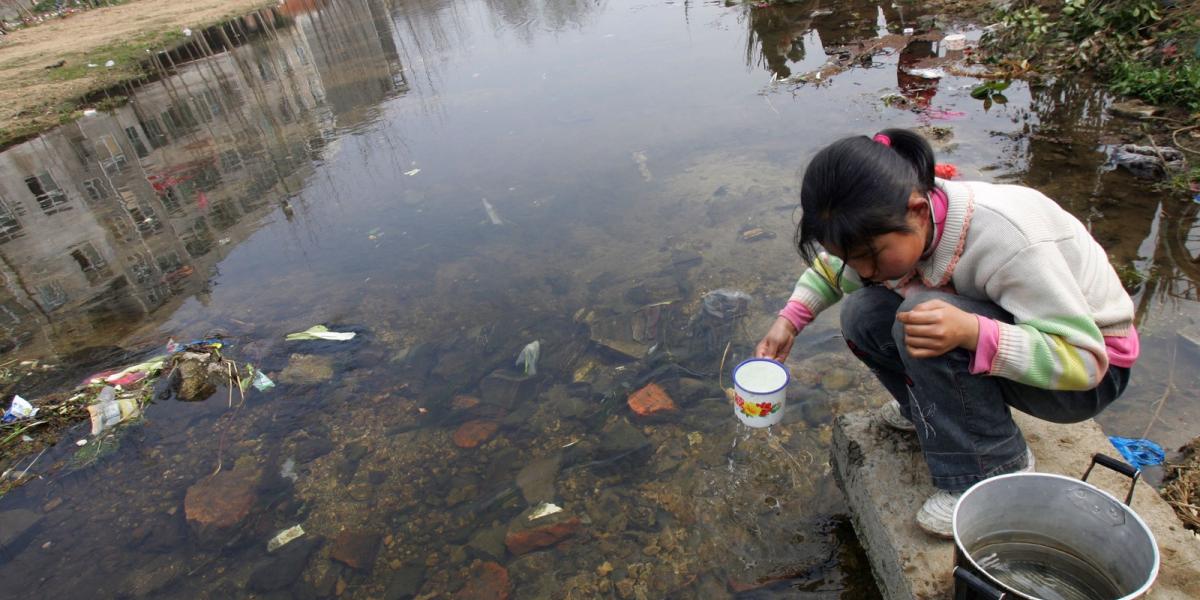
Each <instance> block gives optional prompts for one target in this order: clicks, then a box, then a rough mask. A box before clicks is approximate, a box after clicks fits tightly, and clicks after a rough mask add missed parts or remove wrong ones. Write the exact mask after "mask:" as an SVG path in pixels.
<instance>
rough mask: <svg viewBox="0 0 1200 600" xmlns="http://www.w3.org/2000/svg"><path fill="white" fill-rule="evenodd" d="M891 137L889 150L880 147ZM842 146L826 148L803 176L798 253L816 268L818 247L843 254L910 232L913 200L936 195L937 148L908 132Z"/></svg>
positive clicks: (841, 143)
mask: <svg viewBox="0 0 1200 600" xmlns="http://www.w3.org/2000/svg"><path fill="white" fill-rule="evenodd" d="M881 136H886V138H887V140H888V142H889V143H888V144H887V145H885V144H883V143H882V142H881V141H877V140H878V139H879V138H880V137H881ZM875 138H876V139H872V138H869V137H867V136H865V135H859V136H854V137H848V138H844V139H841V140H838V141H836V142H834V143H832V144H830V145H829V146H826V147H825V148H823V149H822V150H821V151H820V152H818V153H817V155H816V156H814V157H813V159H812V161H811V162H810V163H809V164H808V168H807V169H805V171H804V180H803V183H802V184H801V186H800V207H801V211H802V214H801V218H800V224H799V225H798V226H797V227H796V235H795V239H794V241H795V244H796V249H797V250H798V251H799V252H800V256H801V257H802V258H803V259H804V260H805V262H808V263H810V264H811V263H812V262H813V260H814V259H815V258H816V256H817V253H818V247H819V246H822V245H833V246H836V247H837V248H839V249H840V250H841V251H842V252H852V251H856V250H858V249H860V248H868V249H869V248H870V247H871V240H873V239H875V238H876V237H878V236H881V235H885V234H888V233H895V232H909V231H911V230H910V228H909V226H908V220H907V215H908V198H909V196H910V195H911V194H912V192H913V191H914V190H916V191H917V192H918V193H921V194H927V193H929V192H931V191H932V190H933V165H934V156H933V148H931V147H930V146H929V142H926V141H925V138H923V137H921V136H920V135H919V134H917V133H916V132H913V131H909V130H907V129H885V130H883V131H881V132H879V133H878V134H876V136H875Z"/></svg>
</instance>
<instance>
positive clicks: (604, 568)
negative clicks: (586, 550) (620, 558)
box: [596, 560, 613, 577]
mask: <svg viewBox="0 0 1200 600" xmlns="http://www.w3.org/2000/svg"><path fill="white" fill-rule="evenodd" d="M612 572H613V566H612V563H610V562H608V561H607V560H606V561H604V564H602V565H600V566H598V567H596V574H597V575H599V576H601V577H607V576H608V574H609V573H612Z"/></svg>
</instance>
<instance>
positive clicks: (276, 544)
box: [267, 525, 304, 552]
mask: <svg viewBox="0 0 1200 600" xmlns="http://www.w3.org/2000/svg"><path fill="white" fill-rule="evenodd" d="M302 535H304V528H303V527H301V526H299V525H292V526H291V527H288V528H287V529H284V530H283V531H280V532H279V533H277V534H275V537H273V538H271V540H270V541H268V542H267V552H274V551H276V550H278V549H279V548H280V547H282V546H283V545H284V544H287V543H288V542H290V541H292V540H294V539H296V538H298V537H300V536H302Z"/></svg>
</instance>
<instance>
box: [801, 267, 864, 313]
mask: <svg viewBox="0 0 1200 600" xmlns="http://www.w3.org/2000/svg"><path fill="white" fill-rule="evenodd" d="M839 272H840V277H839ZM862 286H863V284H862V279H861V278H859V276H858V274H857V273H855V272H854V270H853V269H851V268H849V267H847V266H844V263H843V262H842V260H841V259H840V258H838V257H836V256H831V255H830V254H828V253H825V252H822V253H820V254H819V255H817V258H816V260H814V261H813V262H812V265H810V266H809V268H808V269H806V270H805V271H804V273H803V274H801V275H800V279H799V280H798V281H796V287H795V289H793V290H792V297H791V298H790V299H789V302H791V301H795V302H799V303H801V304H803V305H804V306H805V307H806V308H808V309H809V311H811V312H812V314H813V315H814V316H815V315H817V314H819V313H820V312H821V311H823V310H825V309H826V308H829V307H830V306H833V305H834V304H836V303H837V301H838V300H841V299H842V296H844V295H845V294H849V293H852V292H854V291H855V290H858V289H860V288H862Z"/></svg>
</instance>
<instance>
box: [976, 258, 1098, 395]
mask: <svg viewBox="0 0 1200 600" xmlns="http://www.w3.org/2000/svg"><path fill="white" fill-rule="evenodd" d="M986 289H987V291H988V295H989V296H990V297H991V298H993V299H994V300H995V302H996V304H998V305H1000V307H1001V308H1004V309H1005V310H1007V311H1008V312H1010V313H1012V315H1013V320H1014V324H1008V323H998V325H999V328H1000V332H999V333H1000V335H999V340H998V343H997V347H996V355H995V358H994V359H993V361H992V369H991V374H992V375H995V376H998V377H1004V378H1006V379H1012V380H1014V381H1018V382H1020V383H1024V384H1028V385H1031V386H1034V387H1038V388H1043V389H1051V390H1090V389H1092V388H1094V387H1096V385H1098V384H1099V383H1100V380H1101V378H1103V377H1104V374H1105V373H1106V372H1107V371H1108V353H1107V351H1106V348H1105V346H1104V336H1103V335H1101V333H1100V328H1099V327H1097V325H1096V322H1095V320H1094V319H1093V318H1092V316H1091V312H1090V310H1089V308H1088V304H1087V299H1086V298H1085V297H1084V295H1083V292H1082V291H1081V290H1080V289H1079V285H1078V283H1077V282H1076V279H1075V277H1074V275H1073V274H1072V272H1071V270H1070V268H1069V267H1068V266H1067V262H1066V259H1065V258H1064V257H1063V255H1062V253H1061V252H1059V250H1058V248H1057V246H1056V245H1055V244H1054V243H1053V242H1043V243H1038V244H1034V245H1031V246H1028V247H1026V248H1024V249H1023V250H1021V251H1020V252H1018V253H1016V255H1014V256H1013V257H1012V258H1011V259H1010V260H1008V261H1007V262H1006V263H1005V264H1004V266H1002V267H1001V268H1000V269H998V270H997V271H996V273H995V274H993V275H992V276H991V277H990V278H989V280H988V282H987V285H986Z"/></svg>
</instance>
